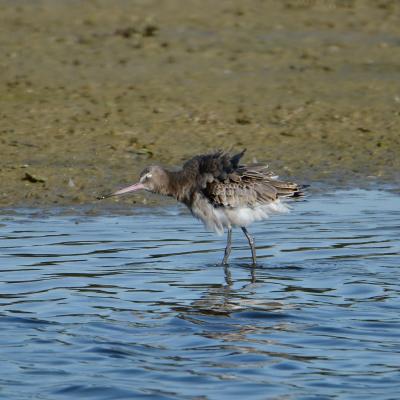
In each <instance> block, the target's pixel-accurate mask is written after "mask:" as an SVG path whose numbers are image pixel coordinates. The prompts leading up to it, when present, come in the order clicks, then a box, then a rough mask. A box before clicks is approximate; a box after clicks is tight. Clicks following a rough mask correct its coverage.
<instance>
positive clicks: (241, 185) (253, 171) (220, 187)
mask: <svg viewBox="0 0 400 400" xmlns="http://www.w3.org/2000/svg"><path fill="white" fill-rule="evenodd" d="M205 192H206V196H207V197H208V198H209V199H210V200H211V202H212V203H213V204H214V205H217V206H224V207H254V206H256V205H261V204H269V203H271V202H273V201H275V200H277V199H278V198H281V197H294V196H299V195H300V194H301V190H300V188H299V186H298V185H297V184H295V183H291V182H284V181H279V180H277V177H276V176H275V174H274V173H273V172H271V171H269V170H268V167H267V166H265V165H239V166H238V167H237V168H236V169H235V170H234V171H232V172H231V173H229V174H227V177H226V178H225V179H224V180H217V179H216V180H213V181H212V182H209V183H208V184H207V187H206V189H205Z"/></svg>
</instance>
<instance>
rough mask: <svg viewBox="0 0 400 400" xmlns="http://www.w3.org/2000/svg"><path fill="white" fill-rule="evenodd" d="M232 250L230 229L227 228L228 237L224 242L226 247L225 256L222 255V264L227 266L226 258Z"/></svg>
mask: <svg viewBox="0 0 400 400" xmlns="http://www.w3.org/2000/svg"><path fill="white" fill-rule="evenodd" d="M231 250H232V228H228V237H227V240H226V247H225V254H224V259H223V260H222V264H223V265H225V264H228V258H229V255H230V254H231Z"/></svg>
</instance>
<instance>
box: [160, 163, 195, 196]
mask: <svg viewBox="0 0 400 400" xmlns="http://www.w3.org/2000/svg"><path fill="white" fill-rule="evenodd" d="M165 172H166V174H167V177H168V179H167V182H166V184H165V185H163V187H162V188H160V191H159V193H160V194H163V195H164V196H170V197H174V198H175V199H176V200H178V201H180V202H182V203H186V202H188V201H189V199H190V197H191V193H192V191H193V190H192V189H193V181H192V180H191V179H190V177H189V176H187V175H188V174H187V173H186V171H184V170H181V171H168V170H165Z"/></svg>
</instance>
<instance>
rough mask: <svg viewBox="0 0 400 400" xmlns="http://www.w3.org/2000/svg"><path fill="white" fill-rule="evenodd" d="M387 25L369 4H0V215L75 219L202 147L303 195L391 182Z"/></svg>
mask: <svg viewBox="0 0 400 400" xmlns="http://www.w3.org/2000/svg"><path fill="white" fill-rule="evenodd" d="M399 16H400V3H399V2H398V1H383V0H382V1H367V0H358V1H357V0H354V1H352V0H338V1H328V0H326V1H323V0H320V1H317V0H315V1H312V0H309V1H307V0H303V1H273V0H269V1H256V0H254V1H246V2H243V1H218V2H217V1H211V0H208V1H193V0H189V1H181V0H169V1H165V2H160V1H156V0H153V1H151V0H149V1H132V2H130V1H123V0H117V1H113V2H110V1H100V0H93V1H77V0H76V1H68V2H67V1H64V2H61V1H51V0H43V1H38V2H28V1H21V2H14V1H3V2H1V4H0V48H1V52H2V57H1V61H0V71H1V74H0V87H1V92H2V96H1V97H0V121H1V125H0V157H1V160H0V179H1V189H0V206H3V207H9V206H37V205H40V206H44V205H73V204H88V203H91V202H95V201H96V200H95V198H96V197H97V196H98V195H99V194H101V193H106V192H108V191H109V190H112V189H115V188H116V187H120V186H123V185H125V184H130V183H133V182H134V181H135V180H136V178H137V174H138V173H139V172H140V170H141V169H142V168H143V167H144V166H146V165H148V164H154V163H161V164H164V165H171V166H177V165H179V164H181V163H182V161H183V160H185V159H187V158H189V157H191V156H192V155H194V154H196V153H198V152H205V151H208V150H210V149H215V148H235V149H242V148H247V154H246V159H245V160H246V161H253V160H257V161H265V162H267V163H268V164H269V165H270V166H271V168H272V169H273V170H275V171H276V172H277V173H278V174H280V175H281V176H283V177H287V178H289V179H297V180H300V181H302V182H305V183H313V182H318V184H321V183H326V184H329V185H334V186H337V187H346V186H351V185H356V186H363V185H367V184H373V185H375V184H376V183H377V182H378V183H390V184H393V183H396V182H398V178H399V175H400V174H399V171H400V157H399V156H398V155H399V150H400V129H399V128H400V127H399V125H400V124H399V122H400V86H399V84H398V82H399V74H400V57H399V50H400V17H399ZM110 201H111V200H110ZM118 201H120V202H122V203H124V202H127V203H138V204H143V202H146V201H150V202H154V201H158V200H157V199H153V198H150V200H149V198H148V197H147V196H146V195H138V196H135V197H129V198H123V199H119V200H118Z"/></svg>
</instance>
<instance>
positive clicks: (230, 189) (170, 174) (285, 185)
mask: <svg viewBox="0 0 400 400" xmlns="http://www.w3.org/2000/svg"><path fill="white" fill-rule="evenodd" d="M244 152H245V150H243V151H242V152H240V153H237V154H230V153H228V152H225V151H216V152H213V153H210V154H202V155H198V156H196V157H193V158H192V159H190V160H189V161H187V162H186V163H185V164H184V165H183V167H182V168H181V169H180V170H179V171H169V170H167V169H165V168H163V167H161V166H158V165H152V166H150V167H147V168H146V169H144V171H143V172H142V173H141V174H140V179H139V182H138V183H135V184H134V185H131V186H128V187H125V188H123V189H120V190H118V191H116V192H114V193H111V194H109V195H106V196H102V197H100V198H99V199H104V198H106V197H110V196H119V195H122V194H126V193H130V192H135V191H137V190H141V189H144V190H147V191H150V192H153V193H158V194H162V195H165V196H171V197H174V198H175V199H176V200H177V201H179V202H181V203H183V204H185V205H186V206H187V207H188V208H189V210H190V211H191V213H192V214H193V215H194V216H195V217H196V218H198V219H200V220H201V221H202V222H203V223H204V225H205V226H206V227H207V228H208V229H210V230H213V231H215V232H217V233H218V234H223V232H224V229H227V232H228V237H227V244H226V248H225V254H224V258H223V261H222V264H227V263H228V258H229V255H230V253H231V248H232V228H233V227H240V228H241V229H242V231H243V233H244V234H245V236H246V238H247V240H248V242H249V245H250V248H251V254H252V260H253V265H255V264H256V249H255V246H254V239H253V237H252V236H251V235H250V234H249V232H248V230H247V226H249V225H250V224H251V223H252V222H254V221H259V220H263V219H266V218H268V216H269V215H271V214H275V213H282V212H287V211H289V209H288V207H287V205H286V204H284V202H282V200H285V199H287V198H291V197H292V198H293V197H298V196H302V195H303V192H302V187H301V186H300V185H297V184H296V183H290V182H283V181H280V180H278V179H277V176H275V175H274V174H273V173H272V172H271V171H269V170H268V166H265V165H260V164H250V165H241V164H239V161H240V159H241V158H242V156H243V154H244Z"/></svg>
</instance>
